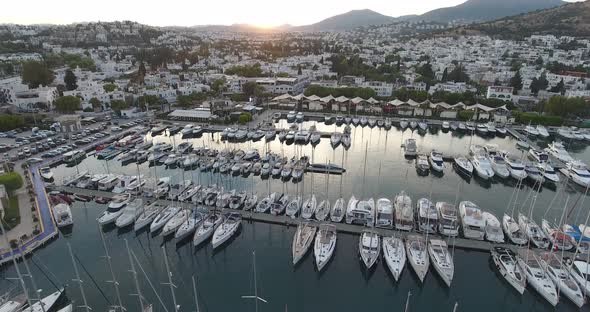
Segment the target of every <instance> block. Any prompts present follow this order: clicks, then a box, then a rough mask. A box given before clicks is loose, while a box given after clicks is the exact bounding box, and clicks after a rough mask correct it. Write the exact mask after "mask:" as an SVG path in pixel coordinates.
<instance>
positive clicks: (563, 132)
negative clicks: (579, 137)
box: [557, 127, 576, 140]
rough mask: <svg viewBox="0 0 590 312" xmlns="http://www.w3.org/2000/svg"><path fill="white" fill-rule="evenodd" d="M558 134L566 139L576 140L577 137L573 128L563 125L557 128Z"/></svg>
mask: <svg viewBox="0 0 590 312" xmlns="http://www.w3.org/2000/svg"><path fill="white" fill-rule="evenodd" d="M557 135H558V136H560V137H561V138H563V139H566V140H575V139H576V137H575V136H574V134H573V133H572V130H571V129H570V128H567V127H561V128H559V129H557Z"/></svg>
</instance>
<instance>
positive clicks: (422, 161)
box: [416, 154, 430, 175]
mask: <svg viewBox="0 0 590 312" xmlns="http://www.w3.org/2000/svg"><path fill="white" fill-rule="evenodd" d="M429 170H430V165H429V164H428V157H426V155H423V154H419V155H418V156H417V157H416V171H417V172H418V173H419V174H424V175H428V171H429Z"/></svg>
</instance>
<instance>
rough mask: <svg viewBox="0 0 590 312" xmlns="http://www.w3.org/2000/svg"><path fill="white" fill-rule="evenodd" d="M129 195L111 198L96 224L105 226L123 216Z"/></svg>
mask: <svg viewBox="0 0 590 312" xmlns="http://www.w3.org/2000/svg"><path fill="white" fill-rule="evenodd" d="M129 200H130V197H129V195H128V194H127V195H116V196H115V197H113V199H112V200H111V202H110V203H109V206H108V208H107V210H106V211H105V212H103V213H102V214H101V215H100V217H99V218H98V224H100V225H105V224H109V223H112V222H115V220H117V218H118V217H119V216H121V214H123V207H125V205H127V203H129Z"/></svg>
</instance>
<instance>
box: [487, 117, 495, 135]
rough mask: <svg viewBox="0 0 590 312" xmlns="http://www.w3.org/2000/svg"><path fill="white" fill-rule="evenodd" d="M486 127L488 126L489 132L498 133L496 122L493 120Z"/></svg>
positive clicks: (490, 133)
mask: <svg viewBox="0 0 590 312" xmlns="http://www.w3.org/2000/svg"><path fill="white" fill-rule="evenodd" d="M486 128H488V134H489V135H492V136H493V135H495V134H496V123H495V122H493V121H490V122H488V123H487V124H486Z"/></svg>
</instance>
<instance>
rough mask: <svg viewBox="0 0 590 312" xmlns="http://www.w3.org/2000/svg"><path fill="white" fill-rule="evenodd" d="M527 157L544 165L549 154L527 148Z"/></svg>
mask: <svg viewBox="0 0 590 312" xmlns="http://www.w3.org/2000/svg"><path fill="white" fill-rule="evenodd" d="M528 156H529V158H531V159H533V160H534V161H536V162H540V163H545V162H548V161H549V154H548V153H547V152H545V151H542V150H538V149H534V148H529V151H528Z"/></svg>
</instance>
